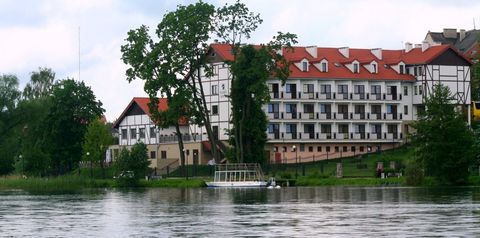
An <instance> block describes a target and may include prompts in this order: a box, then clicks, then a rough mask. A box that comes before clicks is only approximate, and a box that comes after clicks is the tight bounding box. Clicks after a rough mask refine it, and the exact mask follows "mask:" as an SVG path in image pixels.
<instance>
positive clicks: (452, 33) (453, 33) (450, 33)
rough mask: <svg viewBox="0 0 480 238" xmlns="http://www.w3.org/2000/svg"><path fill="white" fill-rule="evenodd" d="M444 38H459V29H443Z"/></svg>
mask: <svg viewBox="0 0 480 238" xmlns="http://www.w3.org/2000/svg"><path fill="white" fill-rule="evenodd" d="M443 37H445V38H452V39H456V38H457V29H456V28H443Z"/></svg>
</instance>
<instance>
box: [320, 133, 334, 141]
mask: <svg viewBox="0 0 480 238" xmlns="http://www.w3.org/2000/svg"><path fill="white" fill-rule="evenodd" d="M318 139H320V140H330V139H332V133H320V134H319V135H318Z"/></svg>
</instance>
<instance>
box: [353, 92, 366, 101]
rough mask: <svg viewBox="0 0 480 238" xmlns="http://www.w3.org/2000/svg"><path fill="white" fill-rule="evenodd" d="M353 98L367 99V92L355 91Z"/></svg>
mask: <svg viewBox="0 0 480 238" xmlns="http://www.w3.org/2000/svg"><path fill="white" fill-rule="evenodd" d="M352 99H353V100H365V99H366V94H365V93H354V94H353V95H352Z"/></svg>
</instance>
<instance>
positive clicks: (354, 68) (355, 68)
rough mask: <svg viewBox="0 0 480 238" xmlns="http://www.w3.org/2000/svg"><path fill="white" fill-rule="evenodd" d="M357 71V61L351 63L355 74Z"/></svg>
mask: <svg viewBox="0 0 480 238" xmlns="http://www.w3.org/2000/svg"><path fill="white" fill-rule="evenodd" d="M359 71H360V69H359V68H358V63H354V64H353V73H355V74H357V73H358V72H359Z"/></svg>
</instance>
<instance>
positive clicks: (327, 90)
mask: <svg viewBox="0 0 480 238" xmlns="http://www.w3.org/2000/svg"><path fill="white" fill-rule="evenodd" d="M331 92H332V87H331V85H329V84H322V85H320V93H322V94H329V93H331Z"/></svg>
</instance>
